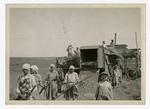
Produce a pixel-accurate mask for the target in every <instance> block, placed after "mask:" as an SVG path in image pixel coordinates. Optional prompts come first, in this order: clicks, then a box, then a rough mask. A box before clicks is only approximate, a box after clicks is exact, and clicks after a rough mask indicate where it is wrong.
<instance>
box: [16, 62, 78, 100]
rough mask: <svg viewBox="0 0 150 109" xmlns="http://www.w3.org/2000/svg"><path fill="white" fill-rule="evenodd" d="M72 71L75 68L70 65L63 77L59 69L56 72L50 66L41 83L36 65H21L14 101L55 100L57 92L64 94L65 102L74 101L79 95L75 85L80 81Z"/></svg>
mask: <svg viewBox="0 0 150 109" xmlns="http://www.w3.org/2000/svg"><path fill="white" fill-rule="evenodd" d="M74 70H75V67H74V66H72V65H71V66H70V67H69V71H68V73H66V74H65V75H64V74H63V72H62V70H61V69H59V70H57V69H56V67H55V65H54V64H51V65H50V68H49V71H48V73H47V75H46V78H45V80H44V81H42V79H41V75H40V74H39V72H38V71H39V68H38V67H37V66H36V65H31V66H30V64H27V63H26V64H24V65H22V74H21V75H20V76H19V78H18V82H17V89H16V93H17V97H16V100H40V99H46V100H55V99H57V98H58V97H59V95H58V92H64V93H63V94H64V97H65V98H66V100H76V99H77V97H78V95H79V94H78V87H77V85H76V84H77V83H78V82H79V81H80V80H79V77H78V74H77V73H76V72H74ZM62 86H63V87H62ZM60 94H61V93H60Z"/></svg>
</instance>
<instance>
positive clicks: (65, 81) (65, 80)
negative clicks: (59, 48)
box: [64, 74, 68, 83]
mask: <svg viewBox="0 0 150 109" xmlns="http://www.w3.org/2000/svg"><path fill="white" fill-rule="evenodd" d="M67 76H68V74H66V75H65V79H64V83H67Z"/></svg>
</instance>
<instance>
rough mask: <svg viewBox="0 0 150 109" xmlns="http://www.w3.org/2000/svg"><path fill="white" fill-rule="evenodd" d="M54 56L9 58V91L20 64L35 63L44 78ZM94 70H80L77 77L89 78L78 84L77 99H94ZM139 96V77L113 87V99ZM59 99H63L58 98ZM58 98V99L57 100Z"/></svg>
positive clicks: (16, 76) (95, 83)
mask: <svg viewBox="0 0 150 109" xmlns="http://www.w3.org/2000/svg"><path fill="white" fill-rule="evenodd" d="M55 60H56V58H55V57H46V58H45V57H40V58H10V70H9V71H10V72H9V73H10V78H9V80H10V88H9V89H10V90H9V91H10V93H11V94H12V95H13V94H14V92H15V89H16V83H17V79H18V76H19V75H20V74H21V73H22V65H23V64H24V63H29V64H31V65H33V64H35V65H37V66H38V67H39V73H40V74H41V76H42V79H44V78H46V77H45V76H46V74H47V72H48V69H49V66H50V64H52V63H55ZM95 72H96V71H81V72H80V75H79V78H80V80H82V79H84V78H85V77H87V76H91V78H89V79H87V80H85V81H84V83H83V84H79V100H94V99H95V91H96V86H97V77H98V74H97V73H95ZM140 98H141V79H140V78H139V79H137V80H130V81H126V80H123V82H122V83H121V85H120V88H117V89H114V99H115V100H137V99H138V100H139V99H140ZM59 99H60V100H62V99H64V98H63V97H62V98H59ZM59 99H58V100H59Z"/></svg>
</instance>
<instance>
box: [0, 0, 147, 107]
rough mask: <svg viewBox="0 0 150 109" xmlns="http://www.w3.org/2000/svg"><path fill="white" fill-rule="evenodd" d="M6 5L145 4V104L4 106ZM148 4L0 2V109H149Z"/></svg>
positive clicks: (131, 0)
mask: <svg viewBox="0 0 150 109" xmlns="http://www.w3.org/2000/svg"><path fill="white" fill-rule="evenodd" d="M8 3H15V4H18V3H23V4H24V3H25V4H28V3H30V4H31V3H44V4H47V3H112V4H113V3H131V4H132V3H145V4H146V73H147V75H146V104H145V105H121V106H120V105H55V106H54V105H49V106H47V105H32V106H31V105H5V56H6V55H5V31H6V30H5V5H6V4H8ZM148 10H150V3H149V1H147V0H1V1H0V16H1V17H0V24H1V25H0V51H1V53H0V60H1V62H0V71H1V76H0V80H1V82H0V89H1V93H0V94H1V95H0V108H2V109H20V108H21V109H27V108H28V109H33V108H36V109H43V108H44V109H50V108H51V109H62V108H64V109H66V108H68V109H70V108H71V109H77V108H78V109H84V108H86V109H91V108H92V109H93V108H94V109H100V108H102V109H103V108H105V109H110V108H111V109H134V108H135V109H150V85H149V83H150V74H149V72H150V67H149V66H150V61H148V60H150V57H149V56H150V51H149V49H148V48H149V47H150V43H149V42H150V32H149V28H150V22H149V20H148V19H150V13H149V11H148Z"/></svg>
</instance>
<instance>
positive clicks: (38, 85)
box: [30, 65, 43, 99]
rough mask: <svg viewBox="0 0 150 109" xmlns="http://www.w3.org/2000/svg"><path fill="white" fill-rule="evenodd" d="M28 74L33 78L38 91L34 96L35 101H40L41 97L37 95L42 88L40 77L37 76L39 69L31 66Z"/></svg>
mask: <svg viewBox="0 0 150 109" xmlns="http://www.w3.org/2000/svg"><path fill="white" fill-rule="evenodd" d="M30 73H31V74H32V75H33V76H34V77H35V81H36V84H37V89H38V92H37V93H35V94H36V95H35V96H36V99H42V98H43V97H42V95H41V96H40V95H39V92H40V90H41V88H42V87H43V85H42V82H41V81H42V80H41V75H40V74H39V68H38V67H37V66H36V65H32V66H31V67H30Z"/></svg>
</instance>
